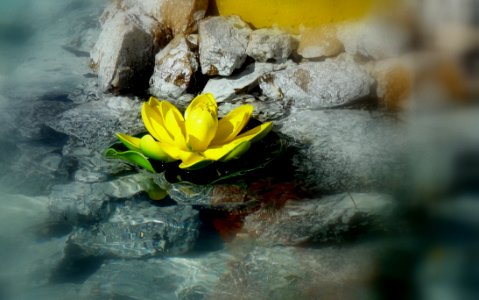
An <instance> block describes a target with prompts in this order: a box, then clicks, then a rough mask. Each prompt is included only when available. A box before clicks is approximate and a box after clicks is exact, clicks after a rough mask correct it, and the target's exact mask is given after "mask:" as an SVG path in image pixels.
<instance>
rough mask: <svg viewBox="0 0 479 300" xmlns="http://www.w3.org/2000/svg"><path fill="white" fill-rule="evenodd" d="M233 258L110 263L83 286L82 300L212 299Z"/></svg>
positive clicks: (212, 255)
mask: <svg viewBox="0 0 479 300" xmlns="http://www.w3.org/2000/svg"><path fill="white" fill-rule="evenodd" d="M230 259H231V255H229V254H227V253H225V252H213V253H210V254H206V255H202V256H200V257H195V258H189V257H166V258H161V259H158V258H156V259H155V258H151V259H147V260H117V261H113V260H112V261H108V262H106V263H105V264H103V265H102V266H101V268H100V269H99V270H98V271H97V272H95V274H93V276H91V277H90V278H88V280H86V281H85V283H84V284H83V285H82V289H81V296H82V297H83V298H82V299H109V298H112V297H115V298H116V299H144V300H169V299H183V300H187V299H211V298H210V295H211V294H212V293H213V291H214V290H215V287H216V285H217V284H218V281H219V278H220V276H221V275H222V274H223V273H224V272H225V268H226V263H227V262H228V261H229V260H230Z"/></svg>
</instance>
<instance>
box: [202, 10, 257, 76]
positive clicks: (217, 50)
mask: <svg viewBox="0 0 479 300" xmlns="http://www.w3.org/2000/svg"><path fill="white" fill-rule="evenodd" d="M198 33H199V39H200V44H199V52H200V64H201V70H202V72H203V74H207V75H211V76H214V75H221V76H229V75H231V74H232V73H233V71H234V70H235V69H238V68H240V67H241V66H242V65H243V63H244V62H245V60H246V56H247V55H246V48H247V46H248V39H249V35H250V33H251V29H250V28H249V26H248V24H246V23H245V22H243V21H242V20H241V19H240V18H239V17H238V16H229V17H211V18H208V19H205V20H202V21H201V22H200V23H199V26H198Z"/></svg>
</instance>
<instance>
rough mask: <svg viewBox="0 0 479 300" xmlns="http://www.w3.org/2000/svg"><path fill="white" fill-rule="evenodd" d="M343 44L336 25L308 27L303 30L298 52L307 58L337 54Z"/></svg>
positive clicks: (341, 49)
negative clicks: (339, 38) (338, 36)
mask: <svg viewBox="0 0 479 300" xmlns="http://www.w3.org/2000/svg"><path fill="white" fill-rule="evenodd" d="M342 51H343V44H342V43H341V42H340V41H339V40H338V38H337V30H336V27H335V26H322V27H316V28H307V29H305V30H304V31H303V32H301V37H300V39H299V46H298V54H299V55H301V56H302V57H303V58H307V59H320V58H324V57H332V56H337V55H338V54H340V53H341V52H342Z"/></svg>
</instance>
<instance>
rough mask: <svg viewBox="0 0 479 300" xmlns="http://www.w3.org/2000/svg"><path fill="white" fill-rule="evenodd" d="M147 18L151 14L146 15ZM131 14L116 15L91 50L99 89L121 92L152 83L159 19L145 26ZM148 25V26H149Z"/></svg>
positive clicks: (104, 27)
mask: <svg viewBox="0 0 479 300" xmlns="http://www.w3.org/2000/svg"><path fill="white" fill-rule="evenodd" d="M144 18H145V19H147V17H144ZM142 22H143V19H141V20H139V19H138V18H135V17H134V16H131V15H129V14H127V13H123V12H119V13H116V14H114V15H113V16H112V17H111V18H109V19H108V20H107V21H106V22H105V23H104V24H103V30H102V32H101V34H100V36H99V38H98V40H97V42H96V44H95V47H94V48H93V50H92V51H91V54H90V57H91V63H90V64H91V66H92V69H93V70H94V71H96V72H97V73H98V85H99V88H100V89H101V90H102V91H104V92H106V91H119V90H128V89H134V88H140V87H142V86H144V85H145V84H146V83H147V82H148V78H149V77H150V75H151V70H152V68H153V63H154V56H155V53H156V45H155V36H154V34H153V33H152V32H153V31H155V29H153V28H151V29H150V28H149V27H152V26H155V22H154V21H153V20H148V22H149V24H150V23H151V24H153V25H151V26H150V25H145V24H144V22H143V23H142ZM145 27H146V28H145Z"/></svg>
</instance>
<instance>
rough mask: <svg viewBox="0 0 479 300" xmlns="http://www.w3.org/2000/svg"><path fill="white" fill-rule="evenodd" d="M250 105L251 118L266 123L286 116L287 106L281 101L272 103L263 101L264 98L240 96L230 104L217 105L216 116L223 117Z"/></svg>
mask: <svg viewBox="0 0 479 300" xmlns="http://www.w3.org/2000/svg"><path fill="white" fill-rule="evenodd" d="M243 104H251V105H253V107H254V110H253V114H252V115H251V116H252V117H253V118H255V119H257V120H259V121H261V122H267V121H271V120H276V119H279V118H282V117H284V116H285V115H287V114H288V110H287V104H286V103H283V102H282V101H274V100H271V99H264V97H261V96H260V97H258V98H256V97H254V96H250V95H247V94H245V95H241V96H238V97H235V98H233V99H232V100H231V103H230V102H223V103H220V104H219V105H218V115H219V116H225V115H226V114H228V113H229V112H230V111H231V110H233V109H234V108H236V107H238V106H240V105H243Z"/></svg>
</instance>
